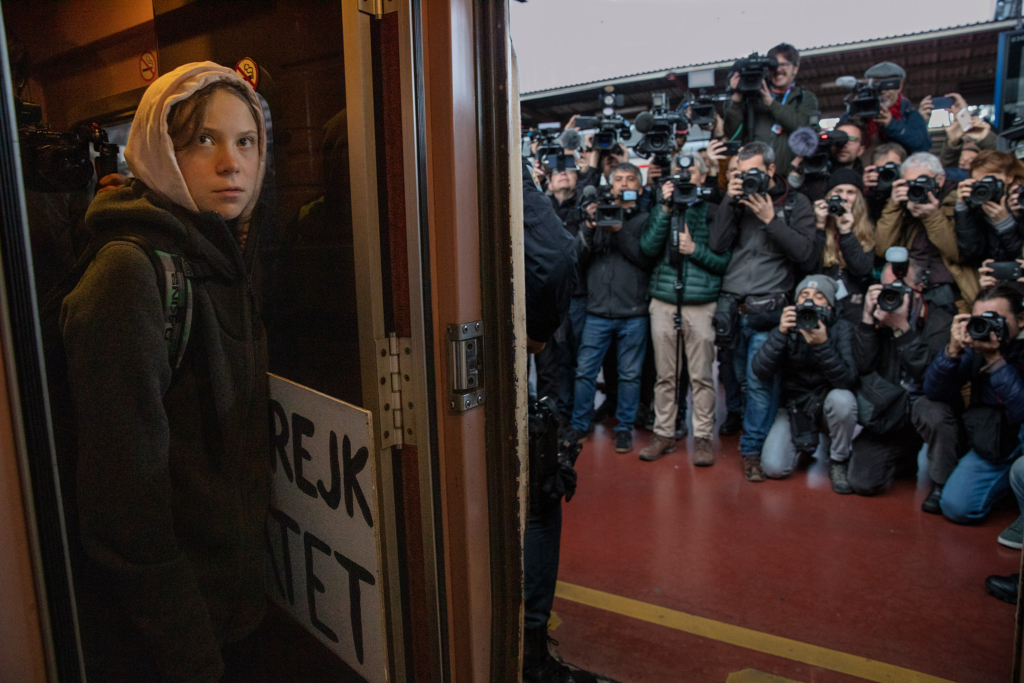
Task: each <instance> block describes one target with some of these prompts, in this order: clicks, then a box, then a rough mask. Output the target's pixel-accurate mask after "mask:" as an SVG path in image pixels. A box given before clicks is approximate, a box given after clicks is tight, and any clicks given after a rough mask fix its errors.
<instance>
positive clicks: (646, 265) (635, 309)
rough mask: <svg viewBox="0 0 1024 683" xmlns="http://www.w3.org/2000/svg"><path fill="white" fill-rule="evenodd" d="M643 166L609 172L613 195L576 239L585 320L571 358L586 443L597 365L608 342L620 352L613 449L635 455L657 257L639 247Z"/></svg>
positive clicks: (575, 422) (577, 430)
mask: <svg viewBox="0 0 1024 683" xmlns="http://www.w3.org/2000/svg"><path fill="white" fill-rule="evenodd" d="M642 193H643V186H642V181H641V179H640V169H638V168H637V167H636V166H634V165H633V164H620V165H619V166H618V167H617V168H616V169H615V170H614V171H613V172H612V187H611V191H610V194H609V195H608V196H607V197H605V198H604V199H602V202H601V203H600V204H599V205H598V207H597V215H596V218H597V220H596V221H595V222H594V223H593V224H591V223H590V222H587V223H586V224H584V226H583V229H582V230H581V232H580V234H581V236H582V237H581V238H580V240H579V249H580V268H581V272H586V278H587V318H586V323H585V324H584V327H583V338H582V341H581V343H580V348H579V354H578V356H577V359H576V386H575V392H574V399H573V411H572V429H571V431H570V433H569V435H568V438H569V440H570V441H572V442H575V441H579V440H580V439H582V438H584V437H585V436H586V434H587V427H588V426H589V425H590V419H591V417H592V415H593V412H594V392H595V391H596V380H597V374H598V372H599V371H600V369H601V362H602V360H603V359H604V356H605V353H606V352H607V351H608V347H609V345H610V344H611V342H612V340H613V339H614V340H616V342H617V348H618V365H617V367H618V377H619V379H618V396H617V402H616V405H617V409H616V412H615V417H616V418H617V419H618V424H617V425H616V426H615V450H616V452H618V453H629V452H630V451H632V450H633V431H632V430H633V422H634V421H635V420H636V413H637V408H638V407H639V404H640V372H641V368H642V367H643V361H644V354H645V351H646V348H647V327H648V313H647V285H648V282H649V280H650V270H651V267H652V266H653V265H654V260H653V259H651V258H650V257H648V256H647V255H646V254H644V253H643V251H642V250H641V248H640V237H641V235H642V234H643V233H644V229H645V225H646V223H647V219H648V214H647V213H646V212H644V211H642V210H640V208H639V206H638V200H639V198H640V196H641V194H642Z"/></svg>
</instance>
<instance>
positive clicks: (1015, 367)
mask: <svg viewBox="0 0 1024 683" xmlns="http://www.w3.org/2000/svg"><path fill="white" fill-rule="evenodd" d="M1022 323H1024V301H1022V298H1021V292H1020V290H1019V289H1017V288H1016V287H1014V286H1012V285H1005V284H1000V285H996V286H995V287H990V288H988V289H985V290H983V291H982V292H980V293H979V294H978V297H977V299H976V300H975V302H974V307H973V315H971V314H967V313H964V314H960V315H957V316H956V317H954V318H953V324H952V326H951V328H950V339H949V344H948V345H947V346H946V349H945V350H944V351H943V352H942V353H940V354H939V355H937V356H936V357H935V360H934V361H932V364H931V365H929V366H928V371H927V373H925V378H924V392H925V396H927V397H928V398H929V399H931V400H933V401H944V402H946V403H949V404H951V405H956V404H957V403H958V402H959V401H960V400H961V388H962V387H963V386H964V384H966V383H967V382H970V383H971V402H970V406H969V407H968V408H967V410H966V411H965V412H964V415H963V424H964V427H965V430H966V437H967V445H968V446H969V447H970V451H969V452H968V453H967V454H966V455H965V456H964V457H962V458H961V459H960V462H959V463H957V466H956V469H954V470H953V473H952V474H951V475H950V477H949V480H948V481H947V482H946V486H945V488H944V489H943V491H942V500H941V502H940V505H941V507H942V514H944V515H945V516H946V517H947V518H949V519H950V520H952V521H954V522H957V523H958V524H969V523H971V522H977V521H979V520H981V519H983V518H984V517H985V515H987V514H988V512H989V510H990V509H991V508H992V504H993V503H994V502H995V501H996V499H998V498H999V497H1000V496H1001V495H1002V494H1004V493H1005V492H1006V491H1007V489H1008V488H1009V486H1010V467H1011V466H1012V465H1013V461H1014V460H1016V459H1017V457H1018V456H1020V453H1021V449H1020V441H1019V439H1018V432H1019V430H1020V426H1021V423H1022V422H1024V379H1022V375H1024V341H1022V340H1021V339H1019V338H1018V335H1019V334H1020V330H1021V324H1022Z"/></svg>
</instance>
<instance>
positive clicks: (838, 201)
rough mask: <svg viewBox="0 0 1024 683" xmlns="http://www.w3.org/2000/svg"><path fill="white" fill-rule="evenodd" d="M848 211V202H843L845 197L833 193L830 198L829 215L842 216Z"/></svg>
mask: <svg viewBox="0 0 1024 683" xmlns="http://www.w3.org/2000/svg"><path fill="white" fill-rule="evenodd" d="M845 213H846V203H845V202H843V198H842V197H840V196H839V195H837V194H834V195H832V196H831V197H829V198H828V215H829V216H836V217H837V218H838V217H839V216H842V215H843V214H845Z"/></svg>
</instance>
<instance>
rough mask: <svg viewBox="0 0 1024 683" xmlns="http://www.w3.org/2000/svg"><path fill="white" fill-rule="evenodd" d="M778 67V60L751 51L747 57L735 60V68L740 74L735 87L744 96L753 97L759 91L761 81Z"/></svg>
mask: <svg viewBox="0 0 1024 683" xmlns="http://www.w3.org/2000/svg"><path fill="white" fill-rule="evenodd" d="M777 68H779V60H777V59H775V57H766V56H764V55H759V54H757V53H756V52H751V53H750V56H749V57H744V58H743V59H741V60H739V61H738V62H736V66H735V70H736V71H738V72H739V74H740V82H739V84H738V85H737V86H736V89H737V90H738V91H740V92H741V93H743V95H744V96H746V97H753V96H755V95H757V93H759V92H761V83H762V82H764V81H766V80H767V79H768V74H769V73H770V72H772V71H774V70H775V69H777Z"/></svg>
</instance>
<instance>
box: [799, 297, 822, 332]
mask: <svg viewBox="0 0 1024 683" xmlns="http://www.w3.org/2000/svg"><path fill="white" fill-rule="evenodd" d="M795 308H796V329H798V330H807V331H808V332H810V331H811V330H816V329H818V321H819V320H822V321H823V320H825V319H827V317H828V309H827V308H825V307H824V306H819V305H818V304H816V303H814V302H813V301H811V300H810V299H805V300H804V301H803V302H802V303H799V304H797V305H796V307H795Z"/></svg>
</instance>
